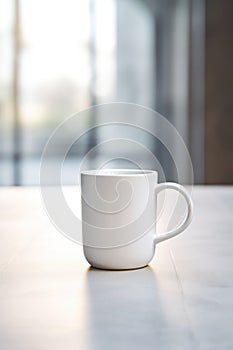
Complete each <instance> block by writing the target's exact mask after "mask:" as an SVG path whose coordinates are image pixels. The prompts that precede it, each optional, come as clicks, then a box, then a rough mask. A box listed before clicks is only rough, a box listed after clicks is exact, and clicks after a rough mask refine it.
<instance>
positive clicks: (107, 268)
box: [91, 264, 148, 271]
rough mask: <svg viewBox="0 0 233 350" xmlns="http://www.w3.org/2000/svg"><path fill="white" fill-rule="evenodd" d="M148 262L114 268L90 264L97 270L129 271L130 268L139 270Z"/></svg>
mask: <svg viewBox="0 0 233 350" xmlns="http://www.w3.org/2000/svg"><path fill="white" fill-rule="evenodd" d="M147 266H148V264H146V265H142V266H136V267H124V268H114V267H104V266H99V265H94V264H91V267H92V268H94V269H97V270H107V271H130V270H139V269H144V268H145V267H147Z"/></svg>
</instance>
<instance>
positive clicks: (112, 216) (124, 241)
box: [81, 169, 158, 270]
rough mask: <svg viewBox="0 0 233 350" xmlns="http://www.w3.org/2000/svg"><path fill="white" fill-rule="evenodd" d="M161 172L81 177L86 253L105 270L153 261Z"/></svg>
mask: <svg viewBox="0 0 233 350" xmlns="http://www.w3.org/2000/svg"><path fill="white" fill-rule="evenodd" d="M157 183H158V174H157V172H156V171H151V170H150V171H146V170H143V171H140V170H117V169H113V170H110V169H106V170H100V171H98V170H91V171H84V172H82V173H81V191H82V234H83V250H84V255H85V257H86V259H87V261H88V262H89V263H90V264H91V265H92V266H94V267H97V268H102V269H113V270H118V269H120V270H121V269H134V268H140V267H143V266H146V265H147V264H148V263H149V262H150V261H151V259H152V258H153V256H154V252H155V239H154V238H155V234H156V199H155V195H154V189H155V186H156V184H157Z"/></svg>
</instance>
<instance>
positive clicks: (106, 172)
mask: <svg viewBox="0 0 233 350" xmlns="http://www.w3.org/2000/svg"><path fill="white" fill-rule="evenodd" d="M81 175H85V176H86V175H88V176H145V175H146V176H148V175H158V172H157V171H156V170H147V169H145V170H140V169H139V170H138V169H124V168H122V169H99V170H98V169H93V170H84V171H81Z"/></svg>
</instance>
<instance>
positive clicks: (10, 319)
mask: <svg viewBox="0 0 233 350" xmlns="http://www.w3.org/2000/svg"><path fill="white" fill-rule="evenodd" d="M193 196H194V203H195V215H194V220H193V223H192V224H191V226H190V227H189V228H188V229H187V232H185V233H183V234H182V235H180V236H178V237H175V238H173V239H172V240H170V241H167V242H164V243H161V244H160V245H158V247H157V251H156V255H155V258H154V259H153V261H152V262H151V264H150V267H147V268H144V269H140V270H134V271H122V272H120V271H118V272H114V271H101V270H95V269H90V268H89V265H88V263H87V262H86V261H85V259H84V257H83V254H82V247H81V246H79V245H76V244H74V243H72V242H71V241H69V240H68V239H66V238H65V237H63V236H62V235H61V234H60V233H58V232H57V231H56V229H55V228H54V227H53V226H52V224H51V222H50V221H49V219H48V217H47V216H46V214H45V212H44V210H43V207H42V204H41V200H40V193H39V189H38V188H1V189H0V349H1V350H8V349H11V350H12V349H14V350H15V349H16V350H21V349H23V350H27V349H30V350H37V349H38V350H47V349H48V350H53V349H56V350H60V349H61V350H73V349H76V350H77V349H78V350H79V349H80V350H92V349H101V350H102V349H103V350H105V349H127V350H128V349H143V350H144V349H159V350H163V349H166V350H167V349H172V350H176V349H179V350H181V349H210V350H214V349H216V350H219V349H221V350H223V349H233V187H196V188H195V189H194V192H193Z"/></svg>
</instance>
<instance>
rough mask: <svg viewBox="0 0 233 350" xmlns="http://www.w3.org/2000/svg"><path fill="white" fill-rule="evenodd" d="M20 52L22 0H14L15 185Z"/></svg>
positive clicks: (16, 177) (17, 180)
mask: <svg viewBox="0 0 233 350" xmlns="http://www.w3.org/2000/svg"><path fill="white" fill-rule="evenodd" d="M19 53H20V0H14V31H13V84H12V90H13V93H12V95H13V99H12V100H13V121H14V126H13V167H14V168H13V169H14V185H15V186H18V185H20V161H21V154H20V146H21V132H20V115H19Z"/></svg>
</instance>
